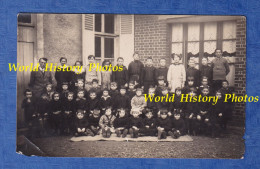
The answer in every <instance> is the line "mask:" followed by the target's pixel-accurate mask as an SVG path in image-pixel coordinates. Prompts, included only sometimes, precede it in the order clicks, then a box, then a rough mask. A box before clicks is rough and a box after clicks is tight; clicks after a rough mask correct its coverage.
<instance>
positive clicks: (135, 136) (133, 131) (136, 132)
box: [129, 128, 139, 138]
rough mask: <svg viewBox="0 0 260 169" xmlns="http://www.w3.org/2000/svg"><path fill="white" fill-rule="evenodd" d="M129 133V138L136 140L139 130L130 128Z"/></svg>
mask: <svg viewBox="0 0 260 169" xmlns="http://www.w3.org/2000/svg"><path fill="white" fill-rule="evenodd" d="M129 133H130V135H131V138H138V133H139V130H136V129H134V128H130V129H129Z"/></svg>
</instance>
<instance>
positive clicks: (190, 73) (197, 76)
mask: <svg viewBox="0 0 260 169" xmlns="http://www.w3.org/2000/svg"><path fill="white" fill-rule="evenodd" d="M188 77H194V86H196V87H197V86H199V84H200V72H199V70H198V69H196V68H194V67H189V68H188V69H187V70H186V78H188ZM186 82H188V81H187V80H186Z"/></svg>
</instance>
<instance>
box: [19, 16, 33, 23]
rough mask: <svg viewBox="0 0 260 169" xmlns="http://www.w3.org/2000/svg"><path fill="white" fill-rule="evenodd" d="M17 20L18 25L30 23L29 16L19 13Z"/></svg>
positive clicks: (30, 18)
mask: <svg viewBox="0 0 260 169" xmlns="http://www.w3.org/2000/svg"><path fill="white" fill-rule="evenodd" d="M17 18H18V23H27V24H30V23H31V22H32V17H31V14H24V13H20V14H18V17H17Z"/></svg>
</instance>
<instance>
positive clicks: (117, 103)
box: [113, 94, 131, 110]
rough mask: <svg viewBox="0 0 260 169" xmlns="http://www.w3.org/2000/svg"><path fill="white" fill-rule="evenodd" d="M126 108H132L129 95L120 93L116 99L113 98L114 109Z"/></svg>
mask: <svg viewBox="0 0 260 169" xmlns="http://www.w3.org/2000/svg"><path fill="white" fill-rule="evenodd" d="M118 108H124V109H128V110H130V108H131V100H130V99H129V97H128V96H127V95H124V96H123V95H121V94H119V95H118V96H117V97H116V98H115V99H113V109H115V110H116V109H118Z"/></svg>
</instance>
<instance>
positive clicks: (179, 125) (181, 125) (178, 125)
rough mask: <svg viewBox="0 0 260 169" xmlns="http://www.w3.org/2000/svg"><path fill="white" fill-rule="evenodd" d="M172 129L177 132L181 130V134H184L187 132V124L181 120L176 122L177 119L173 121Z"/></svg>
mask: <svg viewBox="0 0 260 169" xmlns="http://www.w3.org/2000/svg"><path fill="white" fill-rule="evenodd" d="M172 128H173V129H175V130H179V131H180V133H181V134H184V132H185V122H184V120H183V119H181V118H180V119H179V120H176V119H173V120H172Z"/></svg>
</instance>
